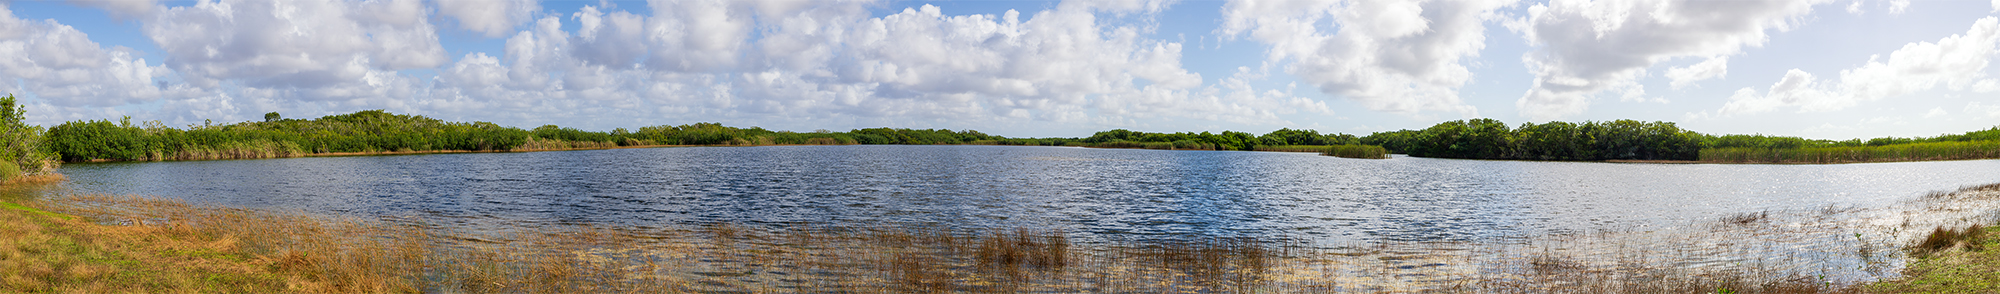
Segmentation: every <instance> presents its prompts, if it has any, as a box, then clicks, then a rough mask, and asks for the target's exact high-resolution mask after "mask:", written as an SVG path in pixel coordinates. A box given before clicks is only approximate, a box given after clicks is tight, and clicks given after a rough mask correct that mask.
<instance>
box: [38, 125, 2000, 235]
mask: <svg viewBox="0 0 2000 294" xmlns="http://www.w3.org/2000/svg"><path fill="white" fill-rule="evenodd" d="M1994 171H2000V160H1975V161H1945V162H1910V163H1871V164H1843V165H1717V164H1618V163H1592V162H1531V161H1483V160H1450V159H1429V158H1414V157H1402V156H1397V157H1395V158H1393V159H1387V160H1365V159H1346V158H1335V157H1328V156H1319V155H1316V154H1306V153H1274V152H1226V151H1160V150H1131V149H1086V148H1065V147H1019V146H775V147H692V148H653V149H614V150H594V151H568V152H533V153H476V154H436V155H407V156H368V157H322V158H291V159H270V160H230V161H195V162H156V163H104V164H71V165H66V166H64V167H63V168H62V171H61V172H62V173H64V174H67V175H68V176H69V178H70V181H69V182H68V183H67V184H65V185H66V186H67V187H68V188H69V189H70V190H73V191H77V192H84V193H107V194H139V195H155V196H165V197H173V198H181V199H186V200H189V201H192V202H198V203H218V204H224V205H232V206H245V207H276V208H286V209H303V210H307V211H314V212H325V213H335V214H347V215H359V216H364V217H366V216H396V217H401V218H403V219H416V220H420V221H424V222H428V223H433V224H439V225H444V226H464V227H479V226H491V225H496V224H504V225H507V226H527V227H534V226H540V225H564V224H610V225H616V226H622V227H638V228H648V227H676V226H686V225H690V224H702V223H713V222H728V223H736V224H746V225H777V224H787V223H797V222H815V223H829V224H834V225H859V226H867V225H875V224H902V225H936V226H945V227H952V228H963V229H976V228H989V227H1036V228H1061V229H1064V230H1065V231H1068V232H1073V233H1075V234H1079V235H1083V237H1086V238H1094V237H1107V238H1141V239H1144V238H1153V237H1161V238H1173V237H1176V236H1232V237H1233V236H1250V237H1260V236H1291V237H1301V238H1309V239H1314V240H1319V241H1321V242H1326V243H1342V242H1372V241H1485V240H1495V239H1500V238H1506V237H1509V236H1543V235H1551V234H1568V233H1578V232H1593V231H1634V230H1638V231H1650V230H1661V229H1668V228H1673V227H1679V226H1688V225H1691V224H1699V223H1703V222H1704V221H1709V220H1715V219H1719V218H1722V217H1724V216H1729V215H1734V214H1741V213H1748V212H1759V211H1808V210H1814V209H1822V208H1827V207H1860V208H1871V207H1885V206H1890V205H1893V204H1895V203H1898V201H1902V200H1907V199H1911V198H1914V197H1916V196H1918V195H1921V194H1922V193H1925V192H1929V191H1936V190H1951V189H1956V188H1958V187H1961V186H1965V185H1973V184H1984V183H1993V182H2000V173H1995V172H1994Z"/></svg>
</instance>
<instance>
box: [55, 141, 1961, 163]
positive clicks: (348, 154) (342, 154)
mask: <svg viewBox="0 0 2000 294" xmlns="http://www.w3.org/2000/svg"><path fill="white" fill-rule="evenodd" d="M857 145H898V146H1023V147H1074V148H1089V149H1135V150H1160V151H1244V152H1282V153H1320V151H1299V150H1207V149H1152V148H1144V147H1098V146H1067V145H1065V146H1045V145H1003V144H929V145H908V144H769V145H633V146H615V147H585V148H555V149H532V150H485V151H476V150H428V151H374V152H327V153H306V154H304V155H299V156H291V157H266V158H235V159H197V160H150V161H148V160H105V159H93V160H88V161H81V162H73V163H118V162H170V161H210V160H256V159H281V158H304V157H355V156H396V155H427V154H456V153H525V152H553V151H589V150H613V149H645V148H680V147H768V146H857ZM1329 146H1332V145H1329ZM1389 155H1403V156H1406V157H1416V156H1409V155H1408V154H1400V153H1392V154H1389ZM1335 157H1338V156H1335ZM1343 158H1345V157H1343ZM1416 158H1432V159H1457V160H1500V161H1536V162H1599V163H1628V164H1761V165H1832V164H1857V163H1895V162H1936V161H1964V160H1988V159H2000V158H1969V159H1929V160H1871V161H1841V162H1753V161H1721V160H1664V159H1611V160H1597V161H1590V160H1534V159H1481V158H1443V157H1416ZM1382 159H1387V158H1386V157H1385V158H1382Z"/></svg>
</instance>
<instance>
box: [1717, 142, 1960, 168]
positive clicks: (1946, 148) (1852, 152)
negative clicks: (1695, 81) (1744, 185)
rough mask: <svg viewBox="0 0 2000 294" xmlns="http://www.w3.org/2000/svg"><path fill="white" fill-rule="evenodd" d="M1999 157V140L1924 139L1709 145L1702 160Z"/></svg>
mask: <svg viewBox="0 0 2000 294" xmlns="http://www.w3.org/2000/svg"><path fill="white" fill-rule="evenodd" d="M1989 158H2000V141H1969V142H1927V143H1910V144H1896V145H1883V146H1852V147H1809V148H1743V147H1738V148H1711V149H1702V150H1701V161H1708V162H1729V163H1816V164H1824V163H1851V162H1889V161H1922V160H1963V159H1989Z"/></svg>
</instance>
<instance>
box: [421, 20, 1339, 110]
mask: <svg viewBox="0 0 2000 294" xmlns="http://www.w3.org/2000/svg"><path fill="white" fill-rule="evenodd" d="M653 4H656V5H660V6H655V7H653V8H652V10H653V13H654V15H652V16H640V15H636V14H631V13H626V12H623V11H606V10H605V9H603V8H600V7H585V8H583V9H581V10H580V11H579V12H577V13H574V14H572V15H570V16H569V18H571V19H574V20H576V21H577V23H578V24H579V25H580V27H579V28H575V29H574V30H573V31H574V33H573V34H572V33H570V32H571V31H570V30H566V29H565V28H564V27H563V24H562V22H560V18H558V17H556V16H549V17H545V18H542V19H540V20H538V21H536V22H535V24H534V25H533V26H531V27H530V28H528V29H527V30H526V31H523V32H520V33H517V34H515V36H513V37H510V38H509V39H508V40H507V42H506V45H505V48H506V52H505V54H503V55H501V56H493V55H488V54H484V53H471V54H467V55H465V56H464V57H463V58H461V59H460V60H459V61H457V62H455V63H453V64H451V65H449V66H446V67H445V68H444V69H442V70H440V72H439V77H438V80H439V83H438V84H437V86H436V89H434V90H433V91H432V93H431V96H430V97H429V99H428V100H420V102H425V103H430V104H425V103H417V104H419V105H420V106H429V107H449V109H450V111H453V112H456V113H533V114H535V115H534V118H531V120H538V121H548V120H557V119H562V118H564V117H602V116H606V114H607V113H610V114H618V116H629V117H660V116H682V115H688V116H696V115H698V116H701V117H708V118H706V119H722V118H729V117H754V118H760V119H766V120H772V119H775V120H798V121H826V120H856V121H871V120H879V119H885V118H896V119H916V120H939V121H950V122H954V123H961V124H980V123H983V122H997V121H1042V122H1060V123H1070V124H1097V125H1105V124H1117V125H1130V124H1133V123H1134V122H1135V120H1133V118H1150V117H1186V118H1198V119H1210V120H1223V121H1233V122H1248V123H1267V124H1270V123H1282V122H1283V121H1282V120H1280V119H1277V117H1276V115H1277V114H1284V113H1296V112H1299V111H1308V112H1313V111H1318V112H1326V111H1328V110H1326V107H1325V105H1324V104H1320V103H1317V102H1316V101H1311V100H1309V99H1304V98H1298V97H1294V96H1291V95H1289V92H1284V91H1269V90H1266V91H1264V92H1258V90H1256V89H1251V88H1249V87H1248V86H1247V85H1243V87H1240V88H1236V87H1231V88H1227V89H1221V88H1216V87H1213V86H1212V87H1209V88H1206V89H1200V87H1201V85H1202V84H1203V82H1202V78H1201V75H1199V74H1195V73H1191V72H1188V71H1187V70H1186V69H1183V68H1182V66H1181V64H1180V59H1181V44H1179V43H1170V42H1163V41H1157V40H1149V39H1145V38H1141V37H1140V34H1139V28H1135V27H1126V26H1112V25H1106V24H1105V23H1104V22H1101V21H1100V20H1099V19H1098V18H1097V14H1098V13H1114V14H1117V13H1129V12H1148V11H1156V10H1158V9H1159V8H1158V7H1159V6H1160V5H1158V4H1157V3H1154V4H1147V3H1138V4H1129V5H1128V4H1119V5H1085V4H1104V3H1075V2H1065V3H1063V4H1060V5H1057V6H1056V7H1055V8H1054V9H1051V10H1046V11H1041V12H1038V13H1035V14H1034V15H1033V16H1023V15H1021V13H1019V12H1012V11H1010V12H1008V13H1005V14H1003V15H948V14H945V13H944V11H943V9H942V8H939V7H936V6H928V5H925V6H921V7H915V8H909V9H905V10H903V11H900V12H898V13H893V14H889V15H886V16H883V17H870V16H869V14H870V12H869V11H868V10H867V9H866V5H867V4H866V3H838V2H810V1H808V2H783V3H761V2H688V3H680V2H676V3H664V2H661V3H653ZM1112 4H1117V3H1112ZM1024 18H1025V19H1024ZM752 32H755V34H754V36H753V34H752ZM782 124H783V123H782V122H781V123H778V124H775V125H782Z"/></svg>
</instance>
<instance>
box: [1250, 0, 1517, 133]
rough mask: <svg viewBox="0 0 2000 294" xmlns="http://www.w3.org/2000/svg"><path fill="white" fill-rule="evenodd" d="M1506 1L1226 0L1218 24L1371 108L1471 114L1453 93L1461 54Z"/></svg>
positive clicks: (1474, 50)
mask: <svg viewBox="0 0 2000 294" xmlns="http://www.w3.org/2000/svg"><path fill="white" fill-rule="evenodd" d="M1511 2H1512V1H1354V2H1336V1H1230V2H1229V3H1228V4H1226V5H1224V7H1223V10H1224V11H1223V15H1224V19H1223V24H1222V27H1221V28H1220V29H1219V31H1220V32H1221V33H1223V34H1225V35H1228V36H1231V37H1240V36H1244V35H1247V36H1248V37H1249V38H1250V39H1252V40H1256V41H1257V42H1260V43H1263V44H1265V45H1268V46H1269V50H1268V54H1267V56H1268V58H1269V59H1270V60H1271V61H1274V62H1283V61H1289V64H1288V65H1286V67H1285V71H1286V72H1287V73H1291V74H1293V75H1294V76H1296V77H1298V78H1299V79H1301V80H1304V81H1306V82H1308V83H1312V84H1314V86H1317V87H1318V88H1319V90H1320V91H1321V92H1325V93H1328V94H1335V95H1339V96H1341V97H1345V98H1347V99H1350V100H1353V101H1356V102H1359V103H1360V104H1362V105H1363V106H1366V107H1367V108H1369V109H1371V110H1377V111H1388V112H1396V113H1405V114H1414V113H1417V112H1420V111H1443V112H1452V113H1459V114H1461V115H1465V116H1476V115H1477V113H1478V111H1477V109H1475V108H1473V107H1472V106H1470V105H1466V104H1465V103H1464V102H1463V101H1462V100H1461V99H1460V98H1459V97H1458V89H1459V88H1460V87H1462V86H1464V85H1465V83H1466V82H1467V81H1469V80H1471V78H1472V74H1471V71H1469V70H1467V69H1466V67H1465V65H1464V64H1463V60H1464V59H1467V58H1471V57H1477V56H1478V55H1479V50H1481V49H1483V48H1485V40H1486V37H1485V28H1486V26H1485V21H1486V20H1487V19H1488V18H1491V17H1492V12H1493V10H1494V9H1496V8H1500V7H1503V6H1506V5H1509V3H1511Z"/></svg>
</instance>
